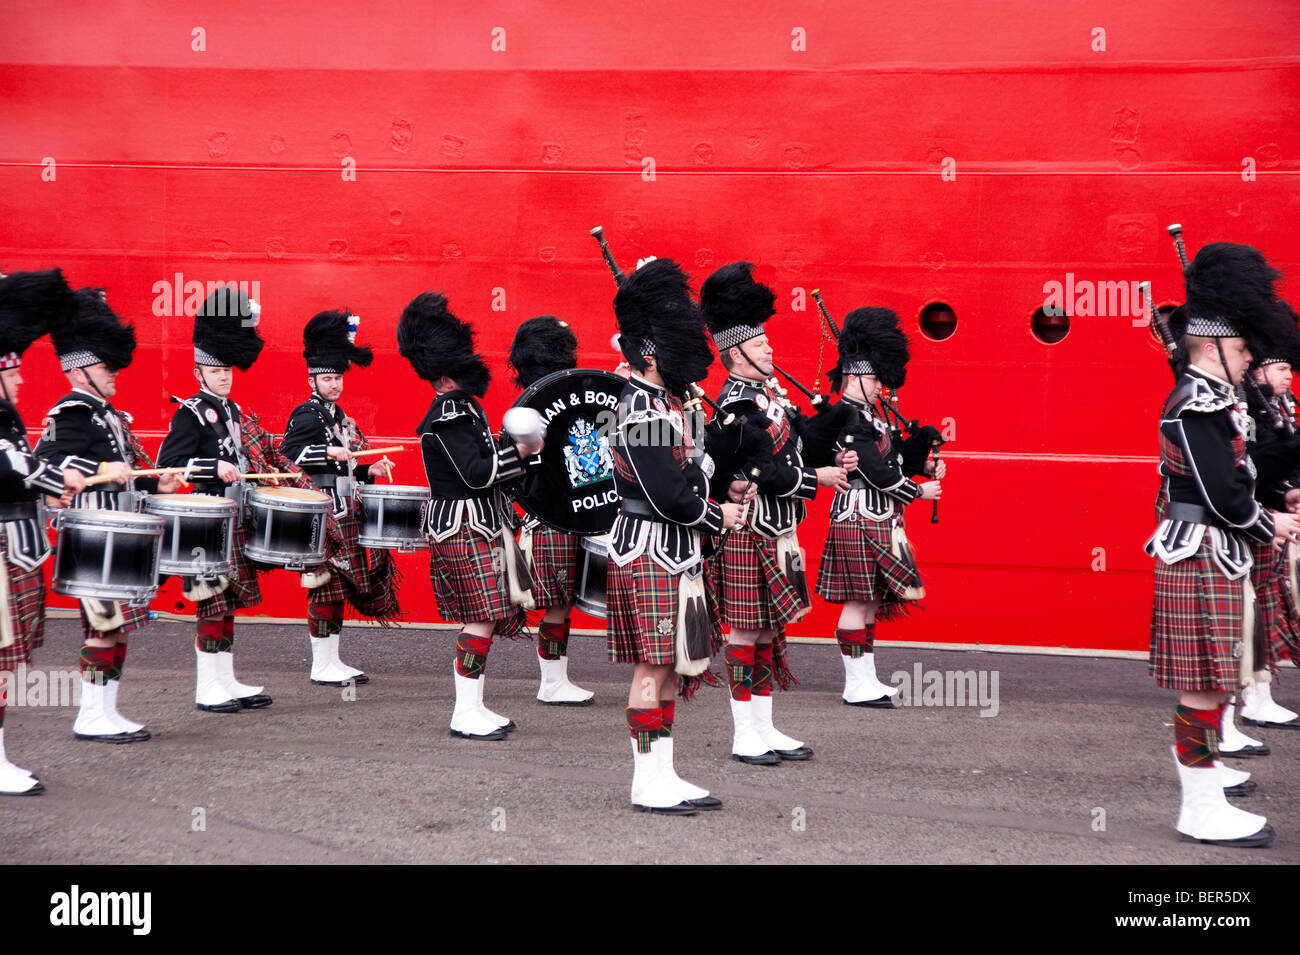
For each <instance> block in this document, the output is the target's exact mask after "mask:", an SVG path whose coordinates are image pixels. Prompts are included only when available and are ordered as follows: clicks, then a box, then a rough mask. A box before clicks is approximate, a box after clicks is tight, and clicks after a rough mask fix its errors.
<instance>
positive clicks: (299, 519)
mask: <svg viewBox="0 0 1300 955" xmlns="http://www.w3.org/2000/svg"><path fill="white" fill-rule="evenodd" d="M245 504H246V507H247V509H248V517H249V521H248V542H247V543H246V544H245V545H244V554H245V555H246V556H247V557H248V559H249V560H255V561H257V562H258V563H262V564H278V565H280V566H281V567H283V568H284V569H285V570H304V569H306V568H307V567H311V566H314V565H316V564H321V563H324V562H325V519H326V517H327V516H328V515H329V513H330V511H331V510H332V509H333V506H334V505H333V501H332V500H331V499H330V496H329V495H328V494H322V493H320V492H319V491H306V490H303V489H302V488H298V487H257V488H253V489H252V490H251V491H249V492H248V496H247V498H246V499H245Z"/></svg>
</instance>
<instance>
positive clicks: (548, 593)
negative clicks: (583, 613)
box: [533, 524, 579, 608]
mask: <svg viewBox="0 0 1300 955" xmlns="http://www.w3.org/2000/svg"><path fill="white" fill-rule="evenodd" d="M578 573H579V568H578V538H577V536H576V535H574V534H567V533H565V532H564V531H557V530H554V529H552V528H550V527H547V526H546V525H545V524H538V525H537V527H535V528H533V602H534V603H536V604H537V606H538V607H540V608H546V607H568V606H571V605H572V604H573V598H574V592H573V588H574V586H575V585H576V583H577V580H578Z"/></svg>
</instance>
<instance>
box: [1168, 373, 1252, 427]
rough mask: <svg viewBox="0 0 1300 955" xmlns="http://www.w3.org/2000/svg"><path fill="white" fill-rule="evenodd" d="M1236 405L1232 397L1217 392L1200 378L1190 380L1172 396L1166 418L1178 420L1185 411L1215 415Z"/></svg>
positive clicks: (1179, 386) (1181, 385)
mask: <svg viewBox="0 0 1300 955" xmlns="http://www.w3.org/2000/svg"><path fill="white" fill-rule="evenodd" d="M1234 404H1235V401H1234V400H1233V398H1232V396H1231V395H1225V394H1223V393H1222V392H1220V391H1216V390H1215V389H1214V388H1212V387H1210V385H1209V383H1208V382H1206V381H1203V380H1202V379H1200V378H1188V379H1186V380H1184V381H1182V382H1181V383H1180V384H1179V385H1178V387H1177V388H1175V389H1174V390H1173V393H1172V394H1170V396H1169V400H1168V402H1167V403H1166V411H1165V417H1167V418H1176V417H1178V416H1179V415H1180V414H1182V413H1183V412H1185V411H1191V412H1195V413H1196V414H1213V413H1214V412H1216V411H1224V410H1226V409H1228V408H1231V407H1232V406H1233V405H1234Z"/></svg>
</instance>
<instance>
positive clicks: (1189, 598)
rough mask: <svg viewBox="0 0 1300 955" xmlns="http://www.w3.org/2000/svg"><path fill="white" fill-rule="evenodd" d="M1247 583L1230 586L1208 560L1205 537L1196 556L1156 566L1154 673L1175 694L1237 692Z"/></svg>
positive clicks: (1152, 656)
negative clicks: (1244, 589) (1236, 654)
mask: <svg viewBox="0 0 1300 955" xmlns="http://www.w3.org/2000/svg"><path fill="white" fill-rule="evenodd" d="M1243 583H1249V577H1246V578H1243V579H1239V580H1229V579H1228V578H1227V577H1225V576H1224V575H1223V571H1221V570H1219V568H1218V566H1217V565H1216V564H1215V563H1214V558H1213V557H1212V556H1211V554H1210V535H1209V534H1206V535H1205V537H1204V539H1203V540H1202V541H1201V546H1200V548H1198V549H1197V551H1196V553H1195V554H1193V555H1192V556H1191V557H1188V558H1186V559H1185V560H1180V561H1179V562H1178V563H1177V564H1174V565H1173V566H1170V565H1168V564H1166V563H1165V562H1164V561H1162V560H1159V559H1157V560H1156V579H1155V600H1154V603H1153V606H1152V610H1151V660H1150V667H1149V669H1150V673H1151V675H1152V676H1154V677H1155V681H1156V685H1157V686H1162V687H1165V688H1166V689H1171V690H1183V691H1188V692H1194V691H1216V690H1226V691H1229V692H1231V691H1234V690H1236V689H1237V687H1238V685H1239V684H1240V669H1241V664H1240V660H1239V659H1238V658H1237V657H1236V656H1235V655H1234V651H1235V650H1236V648H1237V644H1238V643H1239V642H1240V641H1241V626H1242V614H1243V612H1244V609H1245V597H1244V596H1243V594H1242V586H1243Z"/></svg>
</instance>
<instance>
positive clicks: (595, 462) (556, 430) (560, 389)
mask: <svg viewBox="0 0 1300 955" xmlns="http://www.w3.org/2000/svg"><path fill="white" fill-rule="evenodd" d="M626 386H627V381H626V380H625V379H623V378H620V377H619V376H618V375H615V374H614V373H612V372H608V371H600V370H598V369H594V368H573V369H569V370H567V371H557V372H555V374H552V375H547V376H546V377H545V378H543V379H541V380H540V381H538V382H536V383H534V384H533V385H531V386H530V387H529V388H528V389H527V390H526V391H525V392H524V393H523V394H521V395H520V396H519V398H518V399H517V400H516V401H515V407H522V408H532V409H533V410H534V411H536V412H537V413H538V414H540V415H541V416H542V420H543V421H544V422H546V443H545V446H544V447H543V448H542V453H541V455H540V458H541V463H540V464H536V465H531V466H529V467H528V469H527V476H526V477H525V478H524V481H523V486H522V488H521V489H520V491H519V492H518V493H517V494H516V495H515V498H516V500H518V501H519V503H520V504H521V505H522V506H523V507H524V509H525V510H526V511H528V513H529V514H532V515H533V516H534V517H536V518H537V519H538V520H539V521H541V522H542V523H543V524H545V525H546V526H547V527H551V528H554V529H555V530H559V531H566V532H567V533H570V534H580V535H584V536H585V535H588V534H603V533H605V532H606V531H608V530H609V529H610V527H612V526H613V524H614V517H615V516H616V515H617V514H618V501H619V497H618V492H617V491H616V490H614V458H613V455H612V454H611V452H610V449H609V436H610V432H611V431H612V430H613V427H614V414H615V412H616V411H617V409H618V399H619V396H620V395H622V394H623V389H624V388H625V387H626Z"/></svg>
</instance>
